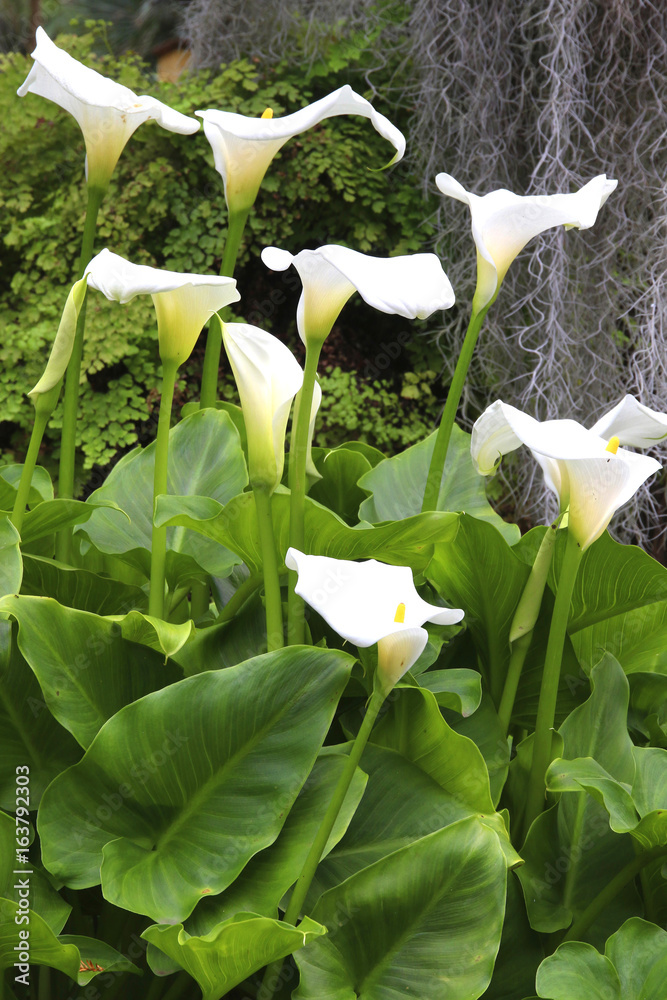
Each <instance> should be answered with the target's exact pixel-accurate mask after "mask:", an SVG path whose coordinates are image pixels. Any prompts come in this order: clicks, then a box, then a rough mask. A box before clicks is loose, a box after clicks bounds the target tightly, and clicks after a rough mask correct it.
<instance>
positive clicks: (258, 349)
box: [222, 323, 303, 493]
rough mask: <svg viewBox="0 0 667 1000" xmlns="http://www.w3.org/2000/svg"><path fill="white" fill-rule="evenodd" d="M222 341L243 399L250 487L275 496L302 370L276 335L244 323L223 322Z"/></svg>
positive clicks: (301, 381)
mask: <svg viewBox="0 0 667 1000" xmlns="http://www.w3.org/2000/svg"><path fill="white" fill-rule="evenodd" d="M222 339H223V343H224V345H225V350H226V352H227V357H228V358H229V363H230V364H231V366H232V371H233V372H234V378H235V379H236V385H237V387H238V390H239V396H240V397H241V408H242V410H243V419H244V420H245V426H246V432H247V436H248V466H249V475H250V483H251V485H252V486H253V487H262V488H264V489H267V490H269V492H271V493H272V492H273V491H274V490H275V488H276V486H277V485H278V483H279V482H280V480H281V478H282V474H283V467H284V462H285V430H286V428H287V420H288V417H289V412H290V408H291V406H292V400H293V399H294V397H295V395H296V394H297V392H298V391H299V389H300V388H301V385H302V383H303V370H302V368H301V365H300V364H299V362H298V361H297V360H296V358H295V357H294V355H293V354H292V352H291V351H290V349H289V348H288V347H287V346H286V345H285V344H283V343H282V341H280V340H278V338H277V337H274V336H272V335H271V334H270V333H266V331H265V330H261V329H260V328H259V327H257V326H250V325H248V324H247V323H223V324H222Z"/></svg>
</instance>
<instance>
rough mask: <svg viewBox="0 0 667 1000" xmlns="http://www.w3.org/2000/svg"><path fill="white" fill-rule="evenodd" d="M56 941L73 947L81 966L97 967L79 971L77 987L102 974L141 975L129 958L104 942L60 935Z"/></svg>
mask: <svg viewBox="0 0 667 1000" xmlns="http://www.w3.org/2000/svg"><path fill="white" fill-rule="evenodd" d="M58 940H59V941H60V943H61V944H65V945H74V946H75V947H76V948H77V949H78V951H79V955H80V959H81V964H82V965H83V963H85V962H88V963H92V964H93V965H94V966H97V968H93V969H81V968H80V969H79V973H78V975H77V982H78V984H79V986H85V985H86V983H89V982H90V981H91V979H94V978H95V976H99V975H100V973H102V972H117V973H120V972H131V973H133V974H134V975H138V976H140V975H141V969H139V968H138V967H137V966H136V965H135V964H134V962H130V960H129V958H125V956H124V955H121V953H120V952H119V951H116V949H115V948H112V947H111V945H108V944H106V942H104V941H98V940H97V939H96V938H89V937H85V936H83V935H81V934H61V935H60V937H59V938H58Z"/></svg>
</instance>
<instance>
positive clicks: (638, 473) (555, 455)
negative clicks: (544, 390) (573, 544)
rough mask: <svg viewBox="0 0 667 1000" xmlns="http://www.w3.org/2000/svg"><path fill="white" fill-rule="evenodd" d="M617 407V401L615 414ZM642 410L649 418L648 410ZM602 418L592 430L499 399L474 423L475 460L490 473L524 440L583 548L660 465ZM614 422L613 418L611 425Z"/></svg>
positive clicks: (486, 472) (472, 446)
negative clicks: (631, 447) (635, 449)
mask: <svg viewBox="0 0 667 1000" xmlns="http://www.w3.org/2000/svg"><path fill="white" fill-rule="evenodd" d="M642 409H648V408H647V407H644V408H642ZM616 410H618V407H617V408H615V410H612V414H614V413H615V412H616ZM649 412H652V411H649ZM612 414H609V415H608V416H611V415H612ZM639 416H640V419H641V420H643V421H645V420H646V416H645V414H643V413H640V414H639ZM654 416H655V417H659V416H661V415H659V414H654ZM604 422H605V418H602V420H600V421H598V424H596V425H595V427H594V428H593V429H592V430H587V429H586V428H585V427H583V426H582V425H581V424H579V423H577V421H576V420H545V421H543V422H540V421H539V420H535V419H534V417H531V416H529V415H528V414H527V413H522V412H521V410H517V409H516V408H515V407H513V406H509V405H508V404H507V403H503V402H501V401H500V400H497V401H496V402H495V403H492V404H491V406H489V407H488V408H487V409H486V410H485V411H484V413H483V414H482V415H481V417H480V418H479V419H478V420H477V421H476V423H475V425H474V426H473V429H472V441H471V452H472V457H473V461H474V462H475V464H476V466H477V470H478V471H479V472H480V473H481V474H482V475H485V476H486V475H490V474H491V473H493V472H495V470H496V468H497V466H498V463H499V461H500V459H501V457H502V456H503V455H506V454H508V453H509V452H511V451H515V450H516V449H517V448H519V447H520V446H521V445H522V444H524V445H526V447H528V448H530V450H531V451H532V453H533V456H534V457H535V459H536V461H537V462H538V463H539V465H540V467H541V468H542V471H543V473H544V480H545V483H546V485H547V487H548V488H549V489H550V490H552V492H554V493H555V494H556V496H557V497H558V498H559V500H560V508H561V512H564V511H566V510H567V511H568V530H569V531H570V532H571V533H572V534H573V535H574V537H575V538H576V540H577V542H578V543H579V545H580V546H581V548H582V549H586V548H588V546H589V545H591V544H592V543H593V542H594V541H595V540H596V539H597V538H599V537H600V535H601V534H602V532H603V531H604V530H605V528H606V527H607V525H608V524H609V522H610V520H611V518H612V516H613V514H614V513H615V512H616V511H617V510H618V509H619V507H622V506H623V504H625V503H627V502H628V500H630V498H631V497H633V496H634V494H635V493H636V492H637V490H638V489H639V487H640V486H641V485H642V483H643V482H644V481H645V480H646V479H648V477H649V476H650V475H652V474H653V473H654V472H658V471H659V470H660V469H661V465H660V463H659V462H657V461H656V460H655V459H654V458H649V457H648V456H647V455H637V454H635V452H631V451H626V450H625V449H624V448H620V447H619V444H620V443H621V440H620V435H618V434H615V435H614V434H609V435H608V436H607V433H606V432H605V434H604V435H602V436H601V434H600V433H599V429H600V428H601V427H603V426H604ZM612 426H613V422H612V421H610V422H609V427H612ZM627 429H628V434H627V435H626V436H625V440H626V441H629V435H630V434H631V430H630V426H629V422H628V424H627Z"/></svg>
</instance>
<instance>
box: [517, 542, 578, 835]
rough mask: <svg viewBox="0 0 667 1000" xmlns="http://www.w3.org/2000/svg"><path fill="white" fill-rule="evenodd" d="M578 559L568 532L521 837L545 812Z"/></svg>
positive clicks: (543, 677)
mask: <svg viewBox="0 0 667 1000" xmlns="http://www.w3.org/2000/svg"><path fill="white" fill-rule="evenodd" d="M581 556H582V549H581V546H580V545H579V542H578V541H577V540H576V538H575V537H574V535H573V534H572V532H570V531H568V533H567V544H566V547H565V556H564V558H563V565H562V567H561V571H560V578H559V580H558V589H557V591H556V601H555V604H554V610H553V615H552V618H551V628H550V629H549V640H548V643H547V652H546V656H545V659H544V671H543V673H542V686H541V688H540V700H539V702H538V706H537V720H536V722H535V736H534V742H533V761H532V764H531V769H530V778H529V780H528V793H527V796H526V813H525V817H524V835H525V834H527V833H528V830H529V829H530V826H531V824H532V822H533V820H535V819H537V817H538V816H539V815H540V813H541V812H542V809H543V808H544V789H545V785H544V776H545V774H546V771H547V768H548V766H549V764H550V763H551V760H552V757H551V742H552V729H553V725H554V718H555V715H556V701H557V699H558V683H559V681H560V671H561V664H562V660H563V646H564V644H565V634H566V631H567V621H568V618H569V615H570V601H571V599H572V591H573V589H574V583H575V580H576V578H577V572H578V570H579V563H580V562H581Z"/></svg>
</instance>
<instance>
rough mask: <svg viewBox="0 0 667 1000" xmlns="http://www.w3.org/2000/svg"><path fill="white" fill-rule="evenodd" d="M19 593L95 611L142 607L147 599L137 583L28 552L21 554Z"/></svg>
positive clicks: (138, 608) (107, 611)
mask: <svg viewBox="0 0 667 1000" xmlns="http://www.w3.org/2000/svg"><path fill="white" fill-rule="evenodd" d="M21 593H22V594H25V595H27V596H29V597H53V599H54V600H56V601H58V603H59V604H65V605H67V607H68V608H77V609H78V610H79V611H91V612H93V614H97V615H115V614H122V613H124V612H127V611H130V610H131V609H137V610H139V611H141V610H144V609H145V607H146V606H147V603H148V598H147V596H146V594H145V593H144V591H143V590H141V589H140V588H139V587H134V586H132V585H131V584H126V583H120V582H119V581H118V580H112V579H110V578H109V577H104V576H99V575H98V574H97V573H92V572H91V571H90V570H88V569H73V568H72V567H71V566H65V565H64V564H62V563H56V562H54V561H53V559H44V558H42V557H41V556H33V555H29V554H27V553H24V555H23V582H22V584H21Z"/></svg>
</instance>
